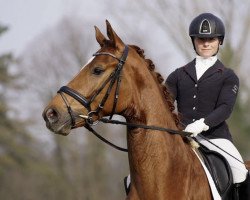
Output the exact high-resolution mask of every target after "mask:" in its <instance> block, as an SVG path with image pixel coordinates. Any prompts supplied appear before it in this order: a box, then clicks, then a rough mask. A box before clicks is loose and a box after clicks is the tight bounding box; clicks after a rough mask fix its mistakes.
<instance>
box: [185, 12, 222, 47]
mask: <svg viewBox="0 0 250 200" xmlns="http://www.w3.org/2000/svg"><path fill="white" fill-rule="evenodd" d="M189 36H190V37H191V39H192V43H193V46H194V37H199V38H214V37H218V38H219V40H220V45H222V44H223V40H224V37H225V27H224V24H223V22H222V21H221V19H220V18H218V17H216V16H215V15H213V14H211V13H202V14H200V15H198V16H197V17H195V18H194V19H193V21H192V22H191V24H190V26H189ZM194 49H195V46H194Z"/></svg>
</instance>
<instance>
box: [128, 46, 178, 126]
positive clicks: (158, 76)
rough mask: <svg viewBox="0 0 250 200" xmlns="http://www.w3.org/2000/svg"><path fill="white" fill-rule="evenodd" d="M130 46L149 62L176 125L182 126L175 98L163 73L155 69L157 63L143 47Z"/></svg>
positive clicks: (150, 69)
mask: <svg viewBox="0 0 250 200" xmlns="http://www.w3.org/2000/svg"><path fill="white" fill-rule="evenodd" d="M129 46H130V47H131V48H133V49H134V50H135V51H136V52H137V53H138V54H139V55H140V57H142V58H143V59H144V60H145V62H146V63H147V66H148V69H149V71H150V72H151V74H152V75H153V77H154V78H155V80H156V82H158V84H159V87H160V89H161V91H162V94H163V97H164V99H165V101H166V104H167V105H168V107H169V109H170V111H171V113H172V117H173V119H174V121H175V124H176V126H177V127H178V128H181V124H180V119H179V117H178V114H176V113H174V110H175V106H174V101H173V98H172V97H171V94H170V92H169V91H168V89H167V87H166V86H165V85H164V84H163V81H164V78H163V77H162V75H161V74H160V73H159V72H156V71H155V64H154V63H153V61H152V60H151V59H148V58H145V55H144V50H143V49H141V48H140V47H138V46H136V45H129Z"/></svg>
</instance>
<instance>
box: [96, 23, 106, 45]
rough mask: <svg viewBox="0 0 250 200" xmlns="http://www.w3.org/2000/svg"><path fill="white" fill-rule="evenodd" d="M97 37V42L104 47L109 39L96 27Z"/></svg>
mask: <svg viewBox="0 0 250 200" xmlns="http://www.w3.org/2000/svg"><path fill="white" fill-rule="evenodd" d="M95 37H96V40H97V42H98V43H99V44H100V46H101V47H103V46H104V44H105V42H106V40H107V39H106V38H105V36H104V35H103V34H102V33H101V31H100V30H99V28H97V27H96V26H95Z"/></svg>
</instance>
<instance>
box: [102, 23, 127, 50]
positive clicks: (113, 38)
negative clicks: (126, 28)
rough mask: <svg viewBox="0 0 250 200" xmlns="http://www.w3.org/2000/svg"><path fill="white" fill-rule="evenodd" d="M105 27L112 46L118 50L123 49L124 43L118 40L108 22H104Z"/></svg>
mask: <svg viewBox="0 0 250 200" xmlns="http://www.w3.org/2000/svg"><path fill="white" fill-rule="evenodd" d="M106 26H107V35H108V38H109V39H110V40H111V41H112V42H113V43H114V45H115V46H116V47H117V48H118V49H123V46H124V43H123V41H122V40H121V39H120V38H119V36H118V35H117V34H116V33H115V31H114V30H113V28H112V27H111V25H110V23H109V21H108V20H106Z"/></svg>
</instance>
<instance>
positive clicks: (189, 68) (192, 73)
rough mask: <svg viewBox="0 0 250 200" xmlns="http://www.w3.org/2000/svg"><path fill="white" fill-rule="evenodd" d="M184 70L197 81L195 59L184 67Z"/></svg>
mask: <svg viewBox="0 0 250 200" xmlns="http://www.w3.org/2000/svg"><path fill="white" fill-rule="evenodd" d="M184 71H185V72H186V73H187V74H188V75H189V76H190V77H191V78H192V79H193V80H194V82H197V76H196V70H195V59H194V60H193V61H191V62H190V63H188V64H187V65H186V66H185V67H184Z"/></svg>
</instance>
